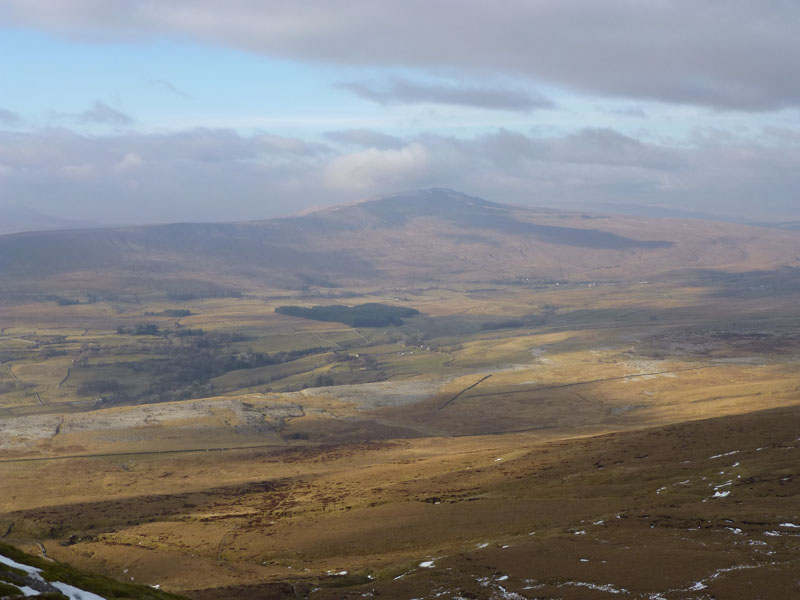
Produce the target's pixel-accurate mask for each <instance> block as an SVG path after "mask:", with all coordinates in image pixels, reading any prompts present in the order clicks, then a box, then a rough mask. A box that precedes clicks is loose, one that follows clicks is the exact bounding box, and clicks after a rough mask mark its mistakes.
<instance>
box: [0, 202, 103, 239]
mask: <svg viewBox="0 0 800 600" xmlns="http://www.w3.org/2000/svg"><path fill="white" fill-rule="evenodd" d="M87 227H97V224H96V223H92V222H90V221H77V220H71V219H62V218H60V217H53V216H51V215H45V214H42V213H40V212H38V211H36V210H33V209H31V208H26V207H24V206H7V207H0V235H4V234H8V233H19V232H22V231H47V230H52V229H83V228H87Z"/></svg>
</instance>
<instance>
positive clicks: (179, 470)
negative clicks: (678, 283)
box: [0, 407, 800, 599]
mask: <svg viewBox="0 0 800 600" xmlns="http://www.w3.org/2000/svg"><path fill="white" fill-rule="evenodd" d="M798 422H800V408H798V407H787V408H781V409H774V410H770V411H762V412H757V413H751V414H745V415H736V416H731V417H723V418H716V419H710V420H701V421H696V422H690V423H683V424H677V425H671V426H667V427H660V428H652V429H645V430H641V431H632V432H623V433H612V434H606V435H599V436H594V437H582V438H569V439H561V440H554V441H548V440H542V439H541V438H539V437H538V436H537V435H536V434H531V433H527V434H506V435H503V436H477V437H462V438H455V439H454V438H428V439H411V440H402V441H400V440H395V441H387V442H373V443H351V444H342V445H338V446H331V447H318V448H305V449H299V448H298V449H285V450H260V449H257V450H239V451H232V452H228V453H221V452H218V453H214V452H208V453H193V454H180V455H172V456H164V455H161V456H159V455H153V456H147V457H103V458H92V459H87V458H83V459H67V460H63V461H40V462H22V463H20V462H16V463H12V462H6V463H2V465H0V468H1V469H2V472H3V481H12V480H13V481H14V482H15V488H14V489H15V492H16V493H14V494H13V495H12V496H11V497H10V498H9V499H7V500H6V501H5V502H4V505H3V513H2V517H1V518H2V519H3V522H4V523H5V524H7V525H6V527H4V529H7V528H8V524H10V523H13V524H14V526H13V528H11V530H10V534H9V537H11V538H12V539H15V540H16V541H17V543H21V544H22V545H23V546H26V543H25V541H24V540H25V539H26V538H27V539H29V540H31V539H37V540H41V541H42V542H43V543H44V545H45V547H46V549H47V552H48V554H49V555H50V556H53V557H55V558H58V559H61V560H66V561H68V562H70V563H73V564H76V565H77V566H91V567H92V568H93V569H95V570H98V569H100V570H103V571H105V572H106V573H108V574H111V575H115V576H117V577H121V578H126V579H127V578H131V579H133V580H134V581H136V582H145V583H150V584H161V585H162V586H163V587H165V588H167V589H171V590H174V591H179V592H182V593H184V594H186V595H188V596H190V597H194V598H199V599H212V598H232V597H237V598H295V597H301V598H303V597H310V598H321V599H324V598H331V599H332V598H345V597H352V598H356V597H373V596H381V597H389V598H435V597H445V598H458V597H461V598H487V599H488V598H605V597H611V596H625V597H632V598H667V599H673V598H674V599H677V598H698V599H699V598H785V597H790V596H791V595H792V594H793V593H799V592H800V587H798V583H797V581H796V572H797V568H798V566H799V565H798V562H800V554H799V553H798V551H800V527H798V526H799V525H800V519H799V518H798V515H800V503H799V502H798V498H797V496H798V492H800V480H798V478H797V470H796V464H797V460H798V458H797V456H796V455H795V453H796V452H800V447H797V446H798V445H800V441H798V439H799V438H798V433H799V432H798ZM66 498H68V500H67V501H66V502H65V501H64V499H66ZM48 540H49V541H48ZM27 546H29V547H31V549H33V547H32V546H31V545H30V543H29V544H27Z"/></svg>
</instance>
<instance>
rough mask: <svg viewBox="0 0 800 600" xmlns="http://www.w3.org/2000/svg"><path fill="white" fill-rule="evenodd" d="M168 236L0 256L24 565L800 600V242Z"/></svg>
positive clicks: (599, 220)
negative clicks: (798, 596) (39, 561)
mask: <svg viewBox="0 0 800 600" xmlns="http://www.w3.org/2000/svg"><path fill="white" fill-rule="evenodd" d="M163 227H172V226H163ZM163 227H161V226H160V227H155V228H139V229H136V230H134V229H135V228H130V230H92V231H91V232H89V233H86V234H85V235H83V234H77V233H75V232H71V233H70V232H67V233H65V232H43V233H26V234H16V235H11V236H0V251H2V254H0V257H2V258H0V299H2V302H1V303H0V361H1V362H2V364H0V481H2V487H0V535H2V539H1V540H0V541H2V542H3V543H9V544H13V545H14V546H16V547H18V548H21V549H23V550H26V551H29V552H32V553H34V554H41V548H42V547H43V548H45V549H46V554H47V556H48V557H50V558H54V559H56V560H59V561H64V562H66V563H69V564H71V565H74V566H76V567H79V568H82V569H85V570H86V571H88V572H93V573H98V574H102V575H107V576H111V577H114V578H117V579H120V580H126V581H133V582H135V583H143V584H147V585H158V586H160V588H162V589H164V590H168V591H170V592H174V593H175V594H179V595H182V596H184V597H188V598H197V599H209V600H211V599H216V598H220V599H221V598H232V597H236V598H244V599H246V598H320V599H325V598H331V599H333V598H362V597H378V596H381V597H385V598H408V599H411V598H438V597H442V598H453V599H455V598H486V599H494V598H514V599H516V598H530V599H532V598H565V599H570V598H606V597H630V598H650V599H657V598H664V599H670V600H672V599H678V598H698V599H700V598H713V597H718V598H754V597H765V598H767V597H781V596H782V595H783V596H784V597H785V595H786V593H788V592H789V591H792V592H797V591H800V590H797V582H796V577H795V575H794V573H796V570H797V568H798V556H800V554H798V550H800V548H798V544H800V527H798V525H800V503H798V491H800V490H798V481H799V480H798V479H797V475H796V469H795V468H794V467H795V465H796V463H797V458H796V456H795V454H794V453H795V452H796V451H797V452H800V448H796V446H797V444H798V436H799V435H800V429H798V423H799V422H800V419H799V418H798V417H800V393H799V392H798V390H800V371H798V368H797V367H798V361H799V360H800V303H798V299H799V297H800V270H798V269H797V268H796V261H797V260H798V257H800V237H798V235H797V233H796V232H791V231H775V230H771V229H767V228H756V227H744V226H740V225H733V224H726V223H711V222H702V221H695V222H687V221H678V220H670V219H663V220H656V219H650V220H645V219H636V218H633V217H612V216H603V215H600V216H592V215H582V214H577V213H559V212H555V211H547V210H544V209H541V210H539V209H536V210H533V209H530V210H529V209H519V208H514V207H504V206H503V205H496V204H493V203H489V202H486V201H482V200H479V199H475V198H471V197H468V196H463V195H459V194H457V193H455V192H451V191H442V190H428V191H424V192H421V193H420V194H419V195H418V196H413V197H412V196H408V195H405V196H403V195H401V196H398V197H389V198H388V199H380V200H376V201H373V202H365V203H360V204H354V205H345V206H343V207H339V208H336V209H326V210H324V211H319V212H317V213H311V214H309V215H306V216H301V217H296V218H293V219H288V220H275V221H274V222H264V223H260V224H237V225H225V226H222V225H220V226H219V227H217V226H200V225H198V226H192V225H183V226H180V227H178V226H175V227H172V229H171V230H170V233H169V235H167V236H163V235H162V233H163V231H162V229H163ZM231 231H234V233H230V232H231ZM176 232H178V233H176ZM226 232H227V233H226ZM243 232H244V233H243ZM251 232H256V233H253V235H251ZM226 236H227V237H226ZM123 240H124V244H123ZM202 240H207V242H206V243H205V247H201V241H202ZM79 246H80V251H78V248H79ZM301 246H302V247H303V248H304V250H303V252H299V251H297V249H298V248H299V247H301ZM33 247H35V248H37V249H38V251H39V252H41V253H42V254H41V256H40V257H39V259H38V262H35V264H34V263H33V262H32V259H30V258H29V257H30V256H31V254H30V253H29V252H28V251H27V250H25V252H23V249H26V248H27V249H30V248H33ZM111 247H114V248H116V250H115V252H117V253H118V254H114V253H109V252H105V251H104V250H105V249H108V248H111ZM65 249H66V250H69V251H66V250H65ZM70 249H71V250H70ZM226 253H227V254H226ZM312 254H313V256H314V257H316V256H318V255H319V256H322V255H326V254H327V256H328V258H327V259H326V261H327V262H326V261H322V262H317V261H316V259H315V258H313V257H312ZM23 255H24V257H25V258H24V259H22V258H20V257H21V256H23ZM342 257H346V259H343V258H342ZM59 261H62V262H59ZM376 304H377V305H386V306H390V307H394V310H396V311H399V312H398V313H397V314H400V312H402V314H403V316H402V318H397V319H396V320H394V318H392V319H389V320H387V321H386V323H382V322H381V323H369V322H367V323H368V325H366V326H362V325H360V323H359V322H358V321H351V322H350V324H347V323H343V322H337V321H323V320H311V319H308V318H303V316H297V315H308V314H311V312H313V311H315V310H316V314H318V313H320V312H323V313H324V314H326V315H327V314H331V313H333V314H334V315H335V316H336V315H338V316H336V318H341V315H342V314H345V315H347V316H346V317H344V318H346V319H350V318H351V315H352V314H353V313H352V312H351V311H354V310H355V309H354V308H353V307H359V306H361V305H370V306H373V305H376ZM334 305H344V306H347V307H351V308H350V309H349V311H344V312H342V311H341V310H340V309H331V308H330V307H331V306H334ZM287 306H291V307H301V309H294V310H293V311H289V312H293V313H294V314H287V311H285V310H281V311H278V312H276V309H279V308H280V307H287ZM314 307H322V308H316V309H315V308H314ZM407 309H410V310H407ZM392 314H394V313H392ZM378 324H380V325H381V326H371V325H378ZM3 534H4V535H3ZM758 594H761V596H759V595H758ZM789 595H791V594H790V593H789Z"/></svg>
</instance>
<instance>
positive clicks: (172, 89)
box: [149, 79, 192, 100]
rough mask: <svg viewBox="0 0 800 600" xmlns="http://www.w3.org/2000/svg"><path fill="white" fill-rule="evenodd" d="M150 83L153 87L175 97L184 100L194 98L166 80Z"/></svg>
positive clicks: (151, 80) (153, 80) (156, 80)
mask: <svg viewBox="0 0 800 600" xmlns="http://www.w3.org/2000/svg"><path fill="white" fill-rule="evenodd" d="M149 81H150V83H152V84H153V85H155V86H158V87H160V88H161V89H164V90H166V91H168V92H169V93H170V94H173V95H175V96H178V97H180V98H183V99H184V100H189V99H191V97H192V96H191V95H190V94H188V93H187V92H184V91H183V90H182V89H180V88H178V87H177V86H175V85H173V84H172V83H170V82H169V81H167V80H166V79H150V80H149Z"/></svg>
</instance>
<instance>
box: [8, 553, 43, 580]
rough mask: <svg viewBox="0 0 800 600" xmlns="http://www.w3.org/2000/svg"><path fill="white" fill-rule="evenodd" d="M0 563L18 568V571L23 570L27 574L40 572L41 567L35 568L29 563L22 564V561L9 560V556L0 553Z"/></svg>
mask: <svg viewBox="0 0 800 600" xmlns="http://www.w3.org/2000/svg"><path fill="white" fill-rule="evenodd" d="M0 563H2V564H4V565H7V566H9V567H14V568H15V569H19V570H20V571H25V572H26V573H28V574H29V575H32V574H33V573H41V572H42V570H41V569H37V568H36V567H31V566H30V565H23V564H22V563H18V562H17V561H15V560H11V559H10V558H6V557H5V556H3V555H2V554H0Z"/></svg>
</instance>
